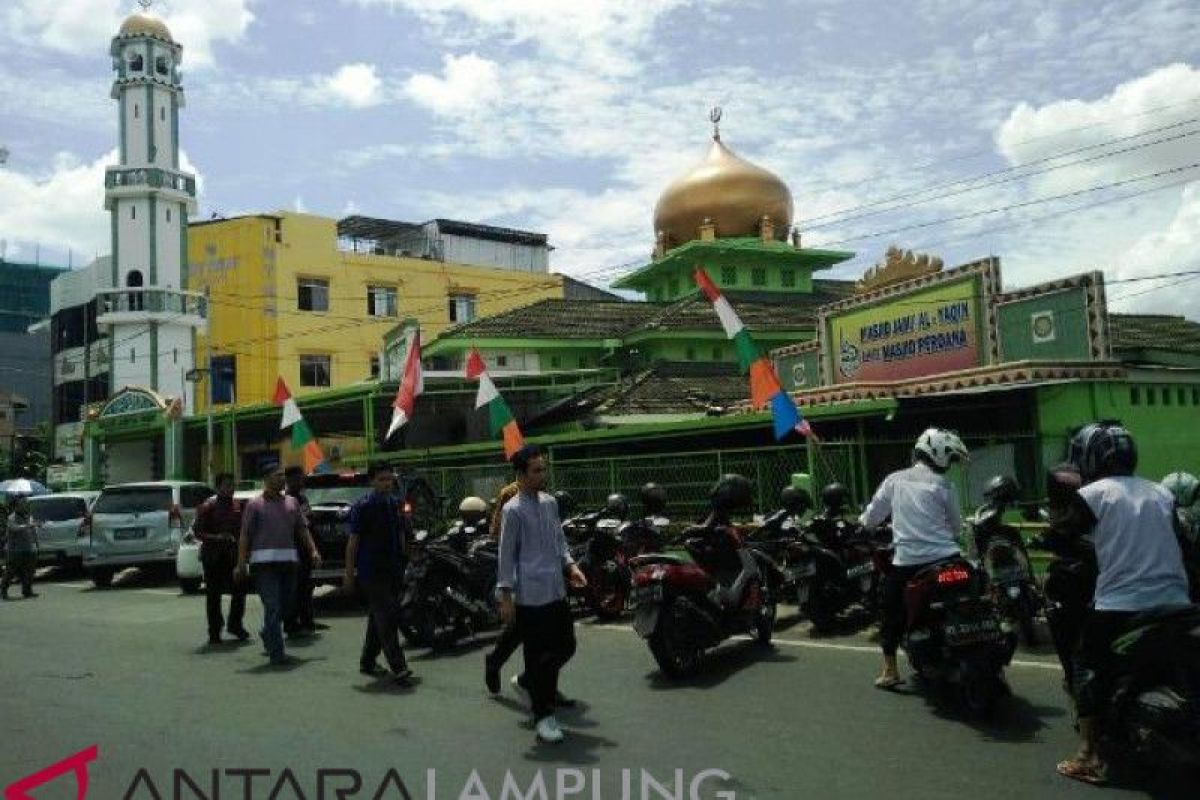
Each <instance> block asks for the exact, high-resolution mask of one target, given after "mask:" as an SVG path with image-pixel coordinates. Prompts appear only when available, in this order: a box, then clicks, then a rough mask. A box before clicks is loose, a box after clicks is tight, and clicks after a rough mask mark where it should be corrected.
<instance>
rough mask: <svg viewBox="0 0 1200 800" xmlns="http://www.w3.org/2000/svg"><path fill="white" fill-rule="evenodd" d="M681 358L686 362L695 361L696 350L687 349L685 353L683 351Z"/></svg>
mask: <svg viewBox="0 0 1200 800" xmlns="http://www.w3.org/2000/svg"><path fill="white" fill-rule="evenodd" d="M683 357H684V358H685V359H686V360H688V361H695V360H696V348H694V347H689V348H688V349H687V350H686V351H684V355H683Z"/></svg>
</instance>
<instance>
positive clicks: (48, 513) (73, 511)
mask: <svg viewBox="0 0 1200 800" xmlns="http://www.w3.org/2000/svg"><path fill="white" fill-rule="evenodd" d="M29 513H30V515H31V516H32V517H33V518H34V519H41V520H45V521H46V522H63V521H65V520H69V519H82V518H83V517H84V516H85V515H86V514H87V503H86V502H85V501H84V499H83V498H82V497H34V498H32V499H30V501H29Z"/></svg>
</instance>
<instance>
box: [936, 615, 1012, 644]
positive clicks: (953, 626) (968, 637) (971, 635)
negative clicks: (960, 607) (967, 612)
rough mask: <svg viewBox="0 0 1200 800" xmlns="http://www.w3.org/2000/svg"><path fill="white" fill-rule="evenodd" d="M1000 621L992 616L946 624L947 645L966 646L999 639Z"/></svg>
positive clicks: (1000, 634) (952, 621) (953, 621)
mask: <svg viewBox="0 0 1200 800" xmlns="http://www.w3.org/2000/svg"><path fill="white" fill-rule="evenodd" d="M1001 636H1002V633H1001V631H1000V620H998V619H996V618H995V617H992V616H987V617H977V618H974V619H959V620H951V621H950V622H948V623H947V624H946V643H947V644H952V645H954V644H968V643H971V642H986V641H991V640H993V639H999V638H1000V637H1001Z"/></svg>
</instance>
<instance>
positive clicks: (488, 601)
mask: <svg viewBox="0 0 1200 800" xmlns="http://www.w3.org/2000/svg"><path fill="white" fill-rule="evenodd" d="M409 557H410V560H409V565H408V569H407V570H406V572H405V577H404V581H405V591H404V597H403V599H402V600H401V603H400V612H401V623H400V630H401V631H402V632H403V633H404V637H405V638H406V639H407V640H408V641H409V643H410V644H413V645H415V646H419V647H432V648H434V649H441V648H445V647H449V646H450V645H453V644H454V643H455V642H457V641H459V640H460V639H463V638H466V637H468V636H470V635H472V634H473V633H474V632H475V631H479V630H484V629H487V628H490V627H494V626H495V625H497V624H498V623H499V619H500V612H499V607H498V605H497V602H496V598H495V587H496V567H497V564H498V561H499V552H498V548H497V546H496V543H495V542H494V541H492V540H491V538H490V537H489V536H487V530H486V527H485V526H483V525H479V526H477V527H472V526H464V525H462V524H461V523H459V524H456V525H455V526H452V527H451V528H450V530H449V531H447V532H446V533H445V534H443V535H442V536H441V537H431V536H430V535H429V534H428V532H426V531H418V532H417V534H416V536H415V537H414V541H413V545H412V548H411V552H410V554H409Z"/></svg>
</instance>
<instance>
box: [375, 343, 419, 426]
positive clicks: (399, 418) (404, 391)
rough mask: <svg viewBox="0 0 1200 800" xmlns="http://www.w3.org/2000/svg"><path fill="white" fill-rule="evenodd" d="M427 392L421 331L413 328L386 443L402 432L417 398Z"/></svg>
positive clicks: (411, 414)
mask: <svg viewBox="0 0 1200 800" xmlns="http://www.w3.org/2000/svg"><path fill="white" fill-rule="evenodd" d="M424 391H425V373H424V372H423V371H422V370H421V329H420V328H413V329H412V331H411V332H410V333H409V334H408V349H407V353H406V355H405V357H404V375H403V376H402V377H401V378H400V388H399V389H397V390H396V399H395V400H393V401H392V424H390V425H388V430H387V435H386V436H384V437H383V439H384V441H387V440H388V439H390V438H392V435H393V434H394V433H395V432H396V431H398V430H400V428H402V427H403V426H404V424H405V423H406V422H408V421H409V420H410V419H412V417H413V409H414V408H415V407H416V405H417V397H418V396H419V395H420V394H421V393H422V392H424Z"/></svg>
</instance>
